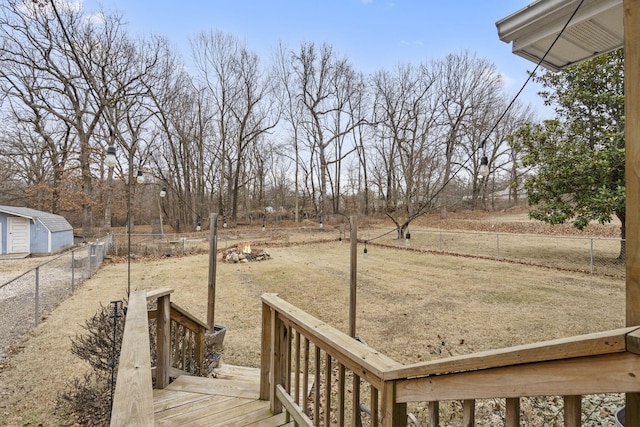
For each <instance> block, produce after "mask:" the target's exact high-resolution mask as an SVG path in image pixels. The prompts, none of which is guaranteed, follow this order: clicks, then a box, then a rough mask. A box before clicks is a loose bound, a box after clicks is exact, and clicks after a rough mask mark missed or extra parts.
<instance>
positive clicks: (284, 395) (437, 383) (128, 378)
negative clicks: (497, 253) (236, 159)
mask: <svg viewBox="0 0 640 427" xmlns="http://www.w3.org/2000/svg"><path fill="white" fill-rule="evenodd" d="M171 292H172V290H170V289H164V290H159V291H153V292H148V293H147V292H145V291H136V292H132V293H131V294H130V297H129V304H128V311H127V318H126V323H125V331H124V337H123V342H122V349H121V355H120V361H119V366H118V378H117V382H116V390H115V394H114V403H113V411H112V418H111V426H125V425H141V426H144V425H149V426H150V425H153V422H154V421H153V390H152V375H151V372H152V368H151V356H150V354H151V352H150V339H149V317H151V318H155V319H156V321H157V322H158V326H157V329H158V340H157V350H156V351H157V353H158V355H157V359H158V362H157V366H156V368H155V371H156V386H157V387H158V388H163V387H164V386H166V385H167V384H168V381H169V371H170V369H171V368H172V366H171V361H172V354H174V353H172V351H171V348H170V343H171V335H170V326H169V325H170V321H171V317H172V316H171V302H170V300H169V296H170V294H171ZM147 299H157V300H158V304H157V305H158V308H157V311H156V313H155V315H154V314H152V315H149V314H148V313H147ZM262 301H263V306H262V307H263V309H262V314H263V315H262V330H263V334H262V343H261V345H262V360H261V379H260V398H261V399H264V400H269V401H270V404H271V410H272V412H273V413H274V414H277V413H281V412H283V411H284V412H286V413H287V414H288V415H289V417H290V418H291V419H293V420H294V421H295V422H296V423H297V424H298V425H308V426H311V425H324V426H329V425H338V426H344V425H350V426H361V425H369V426H373V427H375V426H383V427H392V426H405V425H407V424H410V423H411V422H412V418H411V416H410V414H408V413H407V404H408V403H414V402H420V403H423V404H425V406H428V408H429V425H430V426H432V427H434V426H435V427H437V426H438V425H439V423H440V419H439V414H438V413H439V411H438V406H439V402H441V401H451V400H457V401H458V400H459V401H462V402H463V425H464V426H472V425H474V423H475V401H476V399H505V400H506V403H505V408H506V409H505V414H504V419H505V423H506V426H507V427H514V426H519V425H520V399H521V398H523V397H532V396H563V397H564V423H565V425H566V426H579V425H580V422H581V396H582V395H585V394H597V393H638V392H640V380H638V378H640V327H632V328H623V329H617V330H613V331H607V332H600V333H594V334H589V335H582V336H577V337H570V338H564V339H558V340H553V341H546V342H542V343H536V344H530V345H523V346H517V347H510V348H506V349H501V350H494V351H486V352H481V353H474V354H469V355H463V356H456V357H450V358H446V359H440V360H433V361H429V362H421V363H416V364H412V365H402V364H400V363H398V362H396V361H394V360H392V359H390V358H389V357H387V356H385V355H383V354H380V353H379V352H378V351H376V350H375V349H372V348H371V347H368V346H367V345H365V344H363V343H361V342H359V341H357V340H355V339H353V338H351V337H349V336H348V335H346V334H344V333H342V332H340V331H338V330H336V329H334V328H332V327H331V326H329V325H327V324H326V323H324V322H322V321H320V320H318V319H316V318H314V317H313V316H311V315H309V314H307V313H305V312H303V311H302V310H300V309H298V308H296V307H295V306H293V305H291V304H289V303H287V302H286V301H284V300H282V299H281V298H279V297H278V296H277V295H273V294H265V295H263V297H262ZM187 347H188V346H187Z"/></svg>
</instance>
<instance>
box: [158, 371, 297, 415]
mask: <svg viewBox="0 0 640 427" xmlns="http://www.w3.org/2000/svg"><path fill="white" fill-rule="evenodd" d="M259 385H260V370H259V369H257V368H246V367H241V366H233V365H222V366H220V367H219V368H217V369H216V370H215V373H214V378H203V377H192V376H188V375H181V376H180V377H178V378H177V379H176V380H175V381H174V382H172V383H171V384H169V385H168V386H167V387H166V388H164V389H162V390H154V391H153V407H154V415H155V425H157V426H207V427H213V426H253V427H258V426H262V427H277V426H292V425H293V423H292V422H287V420H286V418H285V414H284V413H282V414H278V415H275V416H274V415H272V414H271V410H270V409H269V402H268V401H264V400H259V399H258V396H259Z"/></svg>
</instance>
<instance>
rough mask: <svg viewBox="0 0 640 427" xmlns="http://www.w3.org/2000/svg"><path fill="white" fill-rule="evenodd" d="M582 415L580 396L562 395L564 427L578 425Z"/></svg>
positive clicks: (578, 426)
mask: <svg viewBox="0 0 640 427" xmlns="http://www.w3.org/2000/svg"><path fill="white" fill-rule="evenodd" d="M581 417H582V396H564V425H565V427H580V426H581V425H582V423H581Z"/></svg>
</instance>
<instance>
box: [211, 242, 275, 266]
mask: <svg viewBox="0 0 640 427" xmlns="http://www.w3.org/2000/svg"><path fill="white" fill-rule="evenodd" d="M222 259H223V260H224V262H230V263H237V262H252V261H266V260H269V259H271V255H270V254H269V252H267V251H266V250H265V249H256V248H253V249H252V248H251V244H250V243H240V244H238V246H236V247H233V248H229V249H227V250H225V251H224V252H223V253H222Z"/></svg>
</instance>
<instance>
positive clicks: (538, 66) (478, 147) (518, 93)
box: [367, 0, 584, 241]
mask: <svg viewBox="0 0 640 427" xmlns="http://www.w3.org/2000/svg"><path fill="white" fill-rule="evenodd" d="M583 3H584V0H580V3H578V6H577V7H576V8H575V10H574V11H573V13H572V14H571V16H570V17H569V19H568V20H567V22H565V24H564V26H563V27H562V29H561V30H560V32H559V33H558V35H557V36H556V38H555V39H554V40H553V43H551V44H550V45H549V47H548V48H547V50H546V52H545V53H544V55H542V57H541V58H540V60H539V61H538V63H537V64H536V66H535V67H534V69H533V71H532V72H531V73H529V77H527V80H525V82H524V83H523V85H522V86H521V87H520V90H518V92H517V93H516V94H515V96H514V97H513V99H512V100H511V102H509V105H507V107H506V108H505V109H504V111H503V112H502V114H500V117H498V119H497V120H496V122H495V123H494V125H493V126H492V127H491V129H489V132H487V136H485V137H484V138H483V139H482V142H481V143H480V144H479V145H478V146H477V147H476V148H475V149H474V150H473V152H472V153H471V154H472V155H474V154H475V153H477V152H478V150H479V149H481V148H482V149H484V146H485V144H486V143H487V140H488V139H489V137H490V136H491V134H492V133H493V131H494V130H495V129H496V128H497V127H498V125H499V124H500V122H501V121H502V120H503V119H504V118H505V116H506V115H507V113H508V112H509V110H510V109H511V107H513V104H515V102H516V100H517V99H518V97H519V96H520V95H521V94H522V91H523V90H524V89H525V87H526V86H527V84H529V82H530V81H531V79H532V78H533V77H535V75H536V72H537V71H538V68H540V65H542V63H543V62H544V60H545V59H546V58H547V55H548V54H549V52H551V49H553V47H554V46H555V44H556V43H557V42H558V40H560V37H561V36H562V34H563V33H564V32H565V30H566V29H567V27H568V26H569V24H570V23H571V21H572V20H573V18H574V17H575V16H576V14H577V13H578V10H579V9H580V7H581V6H582V4H583ZM470 159H471V157H469V158H467V159H466V160H465V161H464V162H462V164H461V165H460V167H458V169H457V170H456V171H455V172H454V173H453V174H451V176H450V177H449V179H447V181H446V182H445V183H444V184H443V185H442V186H440V188H439V189H438V190H437V191H436V192H435V193H434V194H433V195H431V197H430V198H429V200H427V201H426V202H425V203H423V204H422V206H423V207H424V206H428V205H429V204H430V203H431V202H432V201H433V199H435V198H436V197H437V196H438V195H439V194H440V193H441V192H442V190H444V189H445V188H446V186H447V185H449V183H450V182H451V181H453V179H454V178H455V177H456V176H457V175H458V173H459V172H460V171H461V170H462V169H463V168H464V167H465V165H466V164H467V163H469V160H470ZM392 231H395V229H394V230H392ZM390 233H391V231H390V232H387V233H384V234H382V235H380V236H378V237H374V238H373V239H368V240H367V241H371V240H375V239H379V238H381V237H384V236H386V235H387V234H390Z"/></svg>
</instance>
